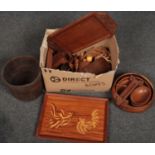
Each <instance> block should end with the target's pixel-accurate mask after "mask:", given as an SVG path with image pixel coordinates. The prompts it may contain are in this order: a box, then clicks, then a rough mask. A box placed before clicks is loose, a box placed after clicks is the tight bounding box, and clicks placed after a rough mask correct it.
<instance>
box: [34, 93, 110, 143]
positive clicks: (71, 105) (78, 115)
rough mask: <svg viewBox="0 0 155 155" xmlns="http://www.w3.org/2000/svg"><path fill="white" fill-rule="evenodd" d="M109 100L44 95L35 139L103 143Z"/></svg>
mask: <svg viewBox="0 0 155 155" xmlns="http://www.w3.org/2000/svg"><path fill="white" fill-rule="evenodd" d="M107 111H108V99H103V98H94V97H81V96H71V95H61V94H45V98H44V103H43V106H42V109H41V114H40V119H39V123H38V127H37V136H39V137H45V138H58V139H60V138H62V139H70V140H74V141H78V142H79V141H80V142H105V141H106V136H107V135H106V129H107Z"/></svg>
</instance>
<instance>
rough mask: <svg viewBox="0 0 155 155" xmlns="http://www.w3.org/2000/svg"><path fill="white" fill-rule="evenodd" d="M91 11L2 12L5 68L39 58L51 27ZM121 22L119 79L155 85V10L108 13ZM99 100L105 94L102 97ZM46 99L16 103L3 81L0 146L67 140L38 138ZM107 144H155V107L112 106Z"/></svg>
mask: <svg viewBox="0 0 155 155" xmlns="http://www.w3.org/2000/svg"><path fill="white" fill-rule="evenodd" d="M85 13H86V12H0V69H1V67H2V66H3V65H4V63H5V61H6V60H8V59H9V58H12V57H14V56H19V55H34V56H35V57H36V58H39V48H40V45H41V41H42V38H43V35H44V31H45V29H46V28H57V27H63V26H64V25H66V24H68V23H70V22H71V21H73V20H74V19H77V18H78V17H80V16H81V15H83V14H85ZM109 13H110V15H111V16H112V17H113V18H114V19H115V20H116V21H117V23H118V30H117V34H116V35H117V40H118V43H119V47H120V60H121V64H120V65H119V69H118V71H117V75H118V74H120V73H125V72H137V73H141V74H144V75H146V76H148V77H149V78H150V79H151V80H152V81H153V83H155V68H154V67H155V12H109ZM98 96H100V95H98ZM42 98H43V95H42V96H40V97H39V98H38V99H36V100H35V101H33V102H26V103H25V102H21V101H19V100H17V99H15V98H14V97H13V96H12V95H11V94H10V93H9V91H8V90H6V88H5V86H4V85H3V84H2V82H1V81H0V142H63V141H56V140H46V139H39V138H37V137H35V128H36V124H37V120H38V114H39V111H40V107H41V104H42ZM109 113H110V118H109V130H108V135H109V140H108V142H155V105H154V103H153V106H152V107H151V108H150V109H148V110H147V111H146V112H144V113H140V114H138V113H135V114H133V113H127V112H124V111H122V110H120V109H118V108H117V107H116V106H115V105H114V103H110V112H109Z"/></svg>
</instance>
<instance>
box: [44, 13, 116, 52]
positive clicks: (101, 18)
mask: <svg viewBox="0 0 155 155" xmlns="http://www.w3.org/2000/svg"><path fill="white" fill-rule="evenodd" d="M115 31H116V23H115V21H114V20H113V19H112V18H111V17H110V16H109V15H108V14H107V13H90V14H88V15H87V16H84V17H82V18H80V19H79V20H77V21H75V22H73V23H71V24H69V25H67V26H66V27H64V28H62V29H60V30H58V31H56V32H55V33H54V34H52V35H49V36H48V39H47V41H48V46H49V47H50V48H53V49H54V50H58V51H65V52H71V53H75V52H78V51H80V50H81V49H84V48H87V47H89V46H91V45H93V44H95V43H97V42H100V41H102V40H104V39H107V38H110V37H112V36H113V35H114V33H115Z"/></svg>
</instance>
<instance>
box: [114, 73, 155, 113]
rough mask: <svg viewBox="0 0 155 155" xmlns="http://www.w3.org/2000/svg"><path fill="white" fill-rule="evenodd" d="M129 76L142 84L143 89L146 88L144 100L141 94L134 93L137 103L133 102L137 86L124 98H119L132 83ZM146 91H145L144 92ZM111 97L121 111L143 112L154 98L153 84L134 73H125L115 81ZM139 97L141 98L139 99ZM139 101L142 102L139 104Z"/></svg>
mask: <svg viewBox="0 0 155 155" xmlns="http://www.w3.org/2000/svg"><path fill="white" fill-rule="evenodd" d="M131 76H132V77H134V78H135V79H136V80H137V81H141V82H142V83H143V84H142V86H143V87H147V90H148V92H145V95H146V96H145V98H143V97H142V96H140V95H141V92H139V93H136V99H137V101H138V100H139V103H138V102H136V103H135V102H133V100H134V99H135V94H134V93H135V91H137V90H136V89H138V91H139V89H140V88H138V87H141V86H137V87H136V88H135V89H134V90H133V91H132V92H131V93H130V94H129V95H128V96H126V98H125V99H124V98H121V93H122V92H123V91H125V89H127V87H128V85H129V84H130V83H131V82H132V80H131ZM145 91H146V90H145ZM143 93H144V92H143ZM112 96H113V99H114V100H115V104H116V105H117V106H118V107H119V108H121V109H122V110H125V111H128V112H143V111H145V110H146V109H148V108H149V107H150V106H151V105H152V101H153V98H154V89H153V84H152V83H151V81H150V80H149V79H148V78H146V77H145V76H143V75H140V74H136V73H126V74H123V75H121V76H120V77H118V78H117V79H116V81H115V82H114V84H113V86H112ZM140 97H141V98H140ZM140 99H141V100H142V99H143V102H142V101H141V102H140Z"/></svg>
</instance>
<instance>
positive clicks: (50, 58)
mask: <svg viewBox="0 0 155 155" xmlns="http://www.w3.org/2000/svg"><path fill="white" fill-rule="evenodd" d="M52 64H53V50H52V49H51V48H48V51H47V55H46V67H47V68H52Z"/></svg>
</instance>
